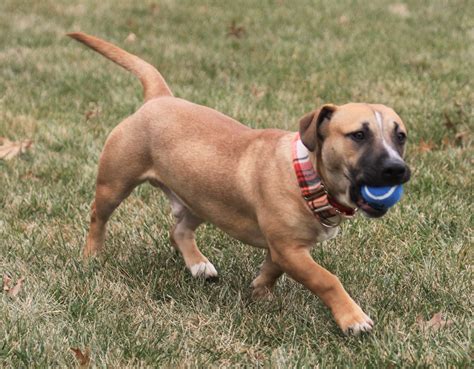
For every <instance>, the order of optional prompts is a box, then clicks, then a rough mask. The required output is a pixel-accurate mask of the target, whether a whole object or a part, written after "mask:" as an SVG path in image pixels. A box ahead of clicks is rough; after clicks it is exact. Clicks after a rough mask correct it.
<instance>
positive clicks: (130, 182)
mask: <svg viewBox="0 0 474 369" xmlns="http://www.w3.org/2000/svg"><path fill="white" fill-rule="evenodd" d="M140 150H141V148H139V149H138V150H137V148H136V147H134V146H133V145H129V144H128V142H127V141H126V140H124V139H123V138H122V137H120V136H119V135H117V134H111V138H109V140H108V142H107V143H106V145H105V147H104V150H103V151H102V154H101V158H100V161H99V171H98V175H97V184H96V191H95V199H94V202H93V203H92V208H91V218H90V226H89V233H88V235H87V241H86V246H85V248H84V251H83V254H84V257H86V258H87V257H89V256H93V255H96V254H97V253H98V252H99V251H101V249H102V247H103V244H104V240H105V234H106V225H107V221H108V220H109V218H110V216H111V215H112V213H113V211H114V210H115V209H116V208H117V207H118V206H119V205H120V203H121V202H122V201H123V200H125V199H126V198H127V197H128V196H129V195H130V193H131V192H132V191H133V189H134V188H135V187H136V186H138V185H139V184H141V183H143V182H144V181H145V180H146V176H145V172H146V168H147V166H149V163H146V162H143V161H140V160H138V159H139V158H140V157H143V153H142V152H141V151H140ZM124 163H127V164H126V168H124Z"/></svg>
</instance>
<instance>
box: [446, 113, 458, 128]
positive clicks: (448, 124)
mask: <svg viewBox="0 0 474 369" xmlns="http://www.w3.org/2000/svg"><path fill="white" fill-rule="evenodd" d="M443 115H444V126H445V127H446V128H447V129H449V130H450V131H455V130H456V124H454V122H453V121H452V120H451V117H450V116H449V115H448V113H447V112H444V113H443Z"/></svg>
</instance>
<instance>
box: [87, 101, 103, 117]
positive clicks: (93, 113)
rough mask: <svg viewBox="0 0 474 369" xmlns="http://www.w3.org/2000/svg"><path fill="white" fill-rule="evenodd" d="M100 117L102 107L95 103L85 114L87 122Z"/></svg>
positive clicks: (90, 105) (91, 104)
mask: <svg viewBox="0 0 474 369" xmlns="http://www.w3.org/2000/svg"><path fill="white" fill-rule="evenodd" d="M99 115H100V106H99V105H96V104H94V103H90V104H89V109H87V111H86V112H85V113H84V116H85V117H86V120H89V119H92V118H95V117H98V116H99Z"/></svg>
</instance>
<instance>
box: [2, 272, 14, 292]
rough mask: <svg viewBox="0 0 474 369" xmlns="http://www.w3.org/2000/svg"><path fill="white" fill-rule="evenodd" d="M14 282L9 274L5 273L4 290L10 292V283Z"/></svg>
mask: <svg viewBox="0 0 474 369" xmlns="http://www.w3.org/2000/svg"><path fill="white" fill-rule="evenodd" d="M11 283H12V279H11V278H10V277H9V276H8V275H7V274H4V275H3V292H5V293H8V291H10V285H11Z"/></svg>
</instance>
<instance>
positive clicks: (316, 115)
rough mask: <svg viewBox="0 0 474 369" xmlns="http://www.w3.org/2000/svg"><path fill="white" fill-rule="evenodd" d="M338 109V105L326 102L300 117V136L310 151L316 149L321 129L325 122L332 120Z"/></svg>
mask: <svg viewBox="0 0 474 369" xmlns="http://www.w3.org/2000/svg"><path fill="white" fill-rule="evenodd" d="M336 109H337V106H336V105H333V104H325V105H323V106H322V107H321V108H319V109H318V110H314V111H312V112H311V113H308V114H306V115H305V116H304V117H303V118H301V119H300V138H301V141H302V142H303V144H304V145H305V146H306V148H307V149H308V150H309V151H314V150H315V149H316V143H317V141H318V136H319V135H320V134H319V129H320V127H321V125H322V124H323V123H325V122H326V121H330V120H331V118H332V115H333V113H334V112H335V111H336Z"/></svg>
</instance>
